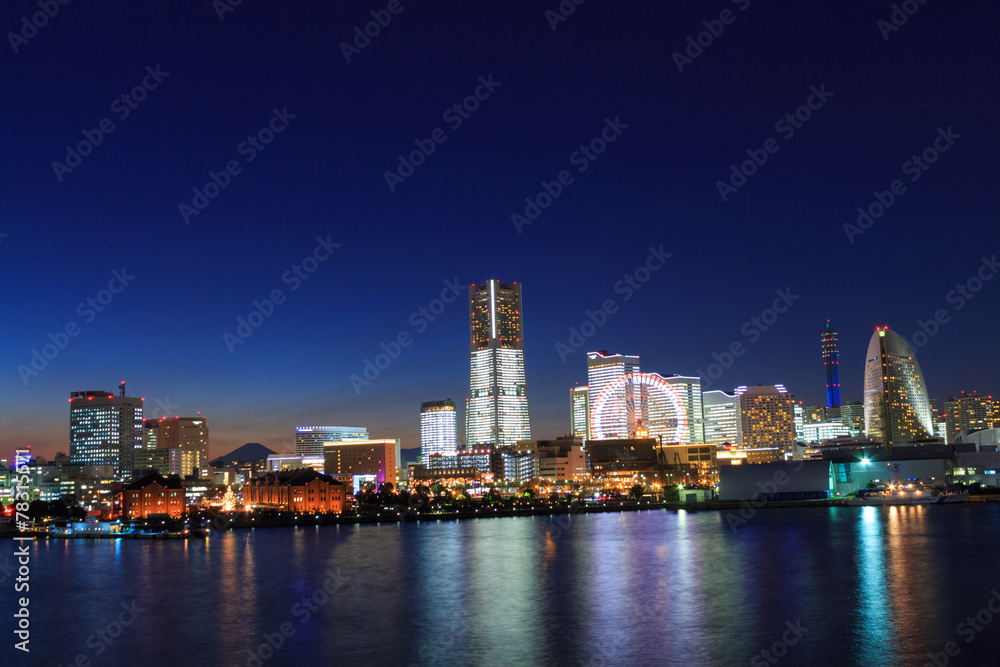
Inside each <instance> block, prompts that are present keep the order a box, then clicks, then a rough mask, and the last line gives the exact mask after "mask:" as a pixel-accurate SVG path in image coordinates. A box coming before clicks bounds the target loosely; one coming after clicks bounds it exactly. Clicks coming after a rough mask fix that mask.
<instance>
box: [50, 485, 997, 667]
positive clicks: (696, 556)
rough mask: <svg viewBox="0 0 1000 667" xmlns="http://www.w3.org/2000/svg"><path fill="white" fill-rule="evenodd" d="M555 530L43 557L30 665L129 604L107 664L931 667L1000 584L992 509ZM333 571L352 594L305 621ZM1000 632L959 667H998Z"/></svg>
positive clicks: (716, 518)
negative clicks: (769, 659) (130, 612)
mask: <svg viewBox="0 0 1000 667" xmlns="http://www.w3.org/2000/svg"><path fill="white" fill-rule="evenodd" d="M554 521H555V519H550V518H548V517H526V518H518V519H511V518H503V519H497V518H493V519H483V520H477V521H465V522H454V521H451V522H448V521H441V522H426V523H406V524H398V525H397V524H385V525H380V526H361V527H355V526H329V527H320V528H316V527H311V528H297V529H257V530H252V531H233V532H230V533H213V534H212V536H211V537H210V538H208V539H207V540H204V541H195V540H192V541H189V542H184V541H172V540H166V541H128V540H107V541H105V540H93V541H91V540H80V541H68V540H67V541H50V542H39V543H37V544H35V546H34V549H35V551H34V555H33V561H32V567H33V577H34V578H33V580H32V614H33V615H32V619H33V624H34V625H33V627H34V628H37V632H38V634H37V635H35V636H34V637H33V639H35V640H36V641H37V646H36V645H35V643H34V642H33V647H32V648H33V652H32V658H33V661H34V660H37V661H38V662H37V663H34V662H33V664H60V663H62V664H69V663H70V662H72V660H73V659H74V657H75V656H76V655H77V654H79V653H83V654H86V655H88V657H90V658H91V659H94V658H95V656H94V651H93V649H91V648H88V646H87V643H86V642H87V638H88V636H89V635H90V634H91V633H93V632H94V631H95V630H96V629H97V628H99V627H101V626H102V625H106V624H107V623H109V622H112V621H113V620H114V618H115V617H116V615H117V613H118V611H120V609H121V603H122V602H123V601H124V602H128V601H130V600H132V599H135V600H136V601H137V604H138V605H139V606H140V607H141V608H143V609H144V610H145V611H144V612H142V613H141V614H140V616H139V618H138V619H137V620H136V622H135V623H134V624H132V625H131V626H130V627H128V628H126V629H125V631H124V632H123V633H122V635H121V637H119V638H117V639H116V640H115V641H114V642H113V643H112V644H111V645H110V647H109V648H108V649H107V651H106V652H104V653H103V655H102V656H100V657H99V658H98V659H97V660H95V664H101V663H104V664H125V663H126V662H127V663H129V664H142V663H147V664H150V665H159V664H172V665H205V664H220V665H233V664H239V665H246V664H248V660H249V659H250V654H249V653H247V649H251V650H257V649H258V647H259V646H260V645H261V644H262V643H263V642H264V641H265V637H266V636H272V637H277V636H278V635H276V634H275V633H278V632H279V628H280V626H281V624H282V623H289V624H290V626H289V627H292V628H294V634H293V635H291V636H290V637H288V638H281V640H282V642H283V646H282V647H281V648H280V649H279V650H278V651H276V652H274V653H273V656H272V657H269V659H267V660H266V661H264V662H263V664H264V665H302V664H323V663H325V662H329V661H334V662H337V663H342V664H361V663H364V664H379V665H380V664H401V665H411V664H420V665H508V664H510V665H515V664H516V665H522V664H530V665H618V664H635V665H647V664H648V665H660V664H678V665H682V664H683V665H713V666H714V665H730V664H732V665H736V664H740V665H746V664H751V661H752V660H753V659H754V656H755V655H759V654H760V653H759V652H760V651H762V650H765V649H769V648H770V647H772V645H773V644H774V643H775V642H776V641H779V640H781V638H782V635H783V634H786V633H787V628H788V626H787V625H786V622H790V623H793V624H794V623H796V622H799V623H800V625H801V626H802V627H804V628H807V632H806V634H805V636H804V638H803V639H802V640H801V641H798V642H796V643H795V644H794V645H792V646H790V647H788V650H787V655H784V657H782V659H781V661H780V664H781V665H826V664H829V665H852V664H857V665H873V666H874V665H907V664H923V663H924V662H926V656H927V653H928V652H932V651H940V650H941V647H942V646H943V645H944V643H945V642H947V641H951V640H956V639H958V638H957V637H956V635H955V626H956V624H957V623H958V622H960V621H961V620H962V619H964V618H965V616H967V615H969V614H974V613H975V612H976V611H977V610H978V609H979V608H981V607H982V606H983V605H984V604H985V602H986V601H987V599H988V598H989V595H990V593H989V591H990V590H991V589H992V588H994V587H996V586H998V585H1000V581H998V579H1000V573H997V572H996V571H995V570H994V569H993V568H992V567H991V566H990V565H989V563H990V562H991V561H989V560H987V559H986V558H985V557H983V556H980V555H979V554H987V553H990V550H991V549H992V550H993V551H994V552H995V550H996V549H997V548H1000V510H998V508H997V507H995V506H971V505H970V506H954V507H951V506H949V507H926V506H912V507H881V508H876V507H866V508H828V509H819V508H817V509H789V510H761V511H759V512H758V513H757V514H756V515H755V516H754V517H752V518H751V519H750V520H748V521H747V523H746V524H745V525H740V526H737V528H736V529H735V530H733V529H732V528H731V527H730V524H729V523H727V521H726V517H725V515H724V514H723V513H718V512H704V511H700V512H687V511H680V512H666V511H646V512H639V513H622V514H597V515H573V516H571V517H568V518H566V517H563V521H562V522H561V523H554ZM554 526H558V527H559V530H552V528H553V527H554ZM330 571H336V572H339V573H340V574H341V575H342V580H343V581H342V584H341V586H340V588H339V589H338V590H337V591H336V593H335V595H334V596H333V597H332V598H331V599H329V600H325V601H323V602H322V603H320V604H319V606H318V608H317V609H316V610H315V611H314V612H310V615H311V618H310V619H309V620H308V621H307V622H305V623H302V622H301V621H302V620H303V617H302V615H301V614H296V612H295V610H296V605H297V603H298V604H300V603H301V601H302V599H303V598H311V597H312V596H314V594H315V595H319V596H320V597H325V593H323V591H322V585H323V583H324V580H325V578H326V577H327V572H330ZM36 583H37V585H36ZM312 599H316V598H312ZM299 610H300V611H301V606H300V607H299ZM50 627H60V628H65V629H64V630H60V633H59V639H58V640H56V639H49V638H45V637H44V635H43V630H42V628H50ZM990 630H992V632H987V631H984V632H982V633H981V634H980V635H979V636H977V638H976V641H975V642H974V643H972V644H970V645H968V646H966V645H965V644H962V655H961V656H960V658H961V660H962V661H965V662H964V663H963V662H962V661H959V660H958V659H956V662H955V663H953V664H977V662H976V661H977V660H980V659H982V660H986V661H987V662H991V659H988V658H989V657H990V656H992V655H995V654H996V653H997V652H998V649H1000V626H998V628H990ZM786 636H787V634H786ZM265 654H266V655H270V653H267V652H265ZM250 664H256V663H250ZM979 664H986V663H979Z"/></svg>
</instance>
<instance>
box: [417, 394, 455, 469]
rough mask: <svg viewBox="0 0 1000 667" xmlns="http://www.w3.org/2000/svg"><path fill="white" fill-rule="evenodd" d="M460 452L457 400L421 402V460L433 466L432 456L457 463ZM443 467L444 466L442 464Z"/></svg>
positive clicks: (452, 463) (426, 466)
mask: <svg viewBox="0 0 1000 667" xmlns="http://www.w3.org/2000/svg"><path fill="white" fill-rule="evenodd" d="M457 452H458V422H457V415H456V413H455V401H453V400H451V399H450V398H449V399H446V400H444V401H425V402H423V403H421V404H420V460H421V462H422V463H423V464H424V467H425V468H430V467H431V457H441V458H439V459H438V462H441V461H443V460H444V459H447V460H450V462H451V463H450V464H449V466H447V467H450V466H453V465H455V454H456V453H457ZM442 467H443V466H442Z"/></svg>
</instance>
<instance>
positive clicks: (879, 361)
mask: <svg viewBox="0 0 1000 667" xmlns="http://www.w3.org/2000/svg"><path fill="white" fill-rule="evenodd" d="M865 357H866V359H865V434H866V435H868V437H880V438H881V439H882V442H883V446H885V447H888V446H891V445H892V444H897V443H898V444H901V443H905V442H909V441H914V440H923V439H927V438H930V437H932V434H933V433H934V422H933V419H932V417H931V405H930V399H929V398H928V396H927V385H926V384H925V383H924V376H923V373H922V372H921V370H920V364H919V363H918V362H917V358H916V356H915V355H914V354H913V350H912V349H910V346H909V345H908V344H907V342H906V341H905V340H903V337H902V336H900V335H899V334H898V333H896V332H895V331H892V330H891V329H889V327H876V329H875V333H874V334H872V338H871V341H870V342H869V343H868V352H867V354H866V355H865Z"/></svg>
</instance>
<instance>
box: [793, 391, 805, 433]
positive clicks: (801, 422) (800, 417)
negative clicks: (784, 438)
mask: <svg viewBox="0 0 1000 667" xmlns="http://www.w3.org/2000/svg"><path fill="white" fill-rule="evenodd" d="M792 412H793V414H794V421H795V440H796V441H798V442H803V441H804V440H805V437H806V432H805V424H806V419H805V415H804V413H803V410H802V401H799V402H798V403H794V402H793V403H792Z"/></svg>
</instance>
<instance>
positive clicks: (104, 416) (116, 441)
mask: <svg viewBox="0 0 1000 667" xmlns="http://www.w3.org/2000/svg"><path fill="white" fill-rule="evenodd" d="M118 389H119V395H118V396H115V395H114V394H112V393H111V392H108V391H74V392H70V395H69V456H70V462H71V463H77V464H81V465H107V466H114V470H115V477H116V478H117V479H119V480H127V479H129V478H130V477H131V475H132V469H133V467H134V464H135V461H136V459H137V457H138V456H139V455H140V454H141V452H142V449H143V429H142V401H143V399H141V398H133V397H131V396H126V395H125V383H124V382H122V383H121V385H120V386H119V388H118Z"/></svg>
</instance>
